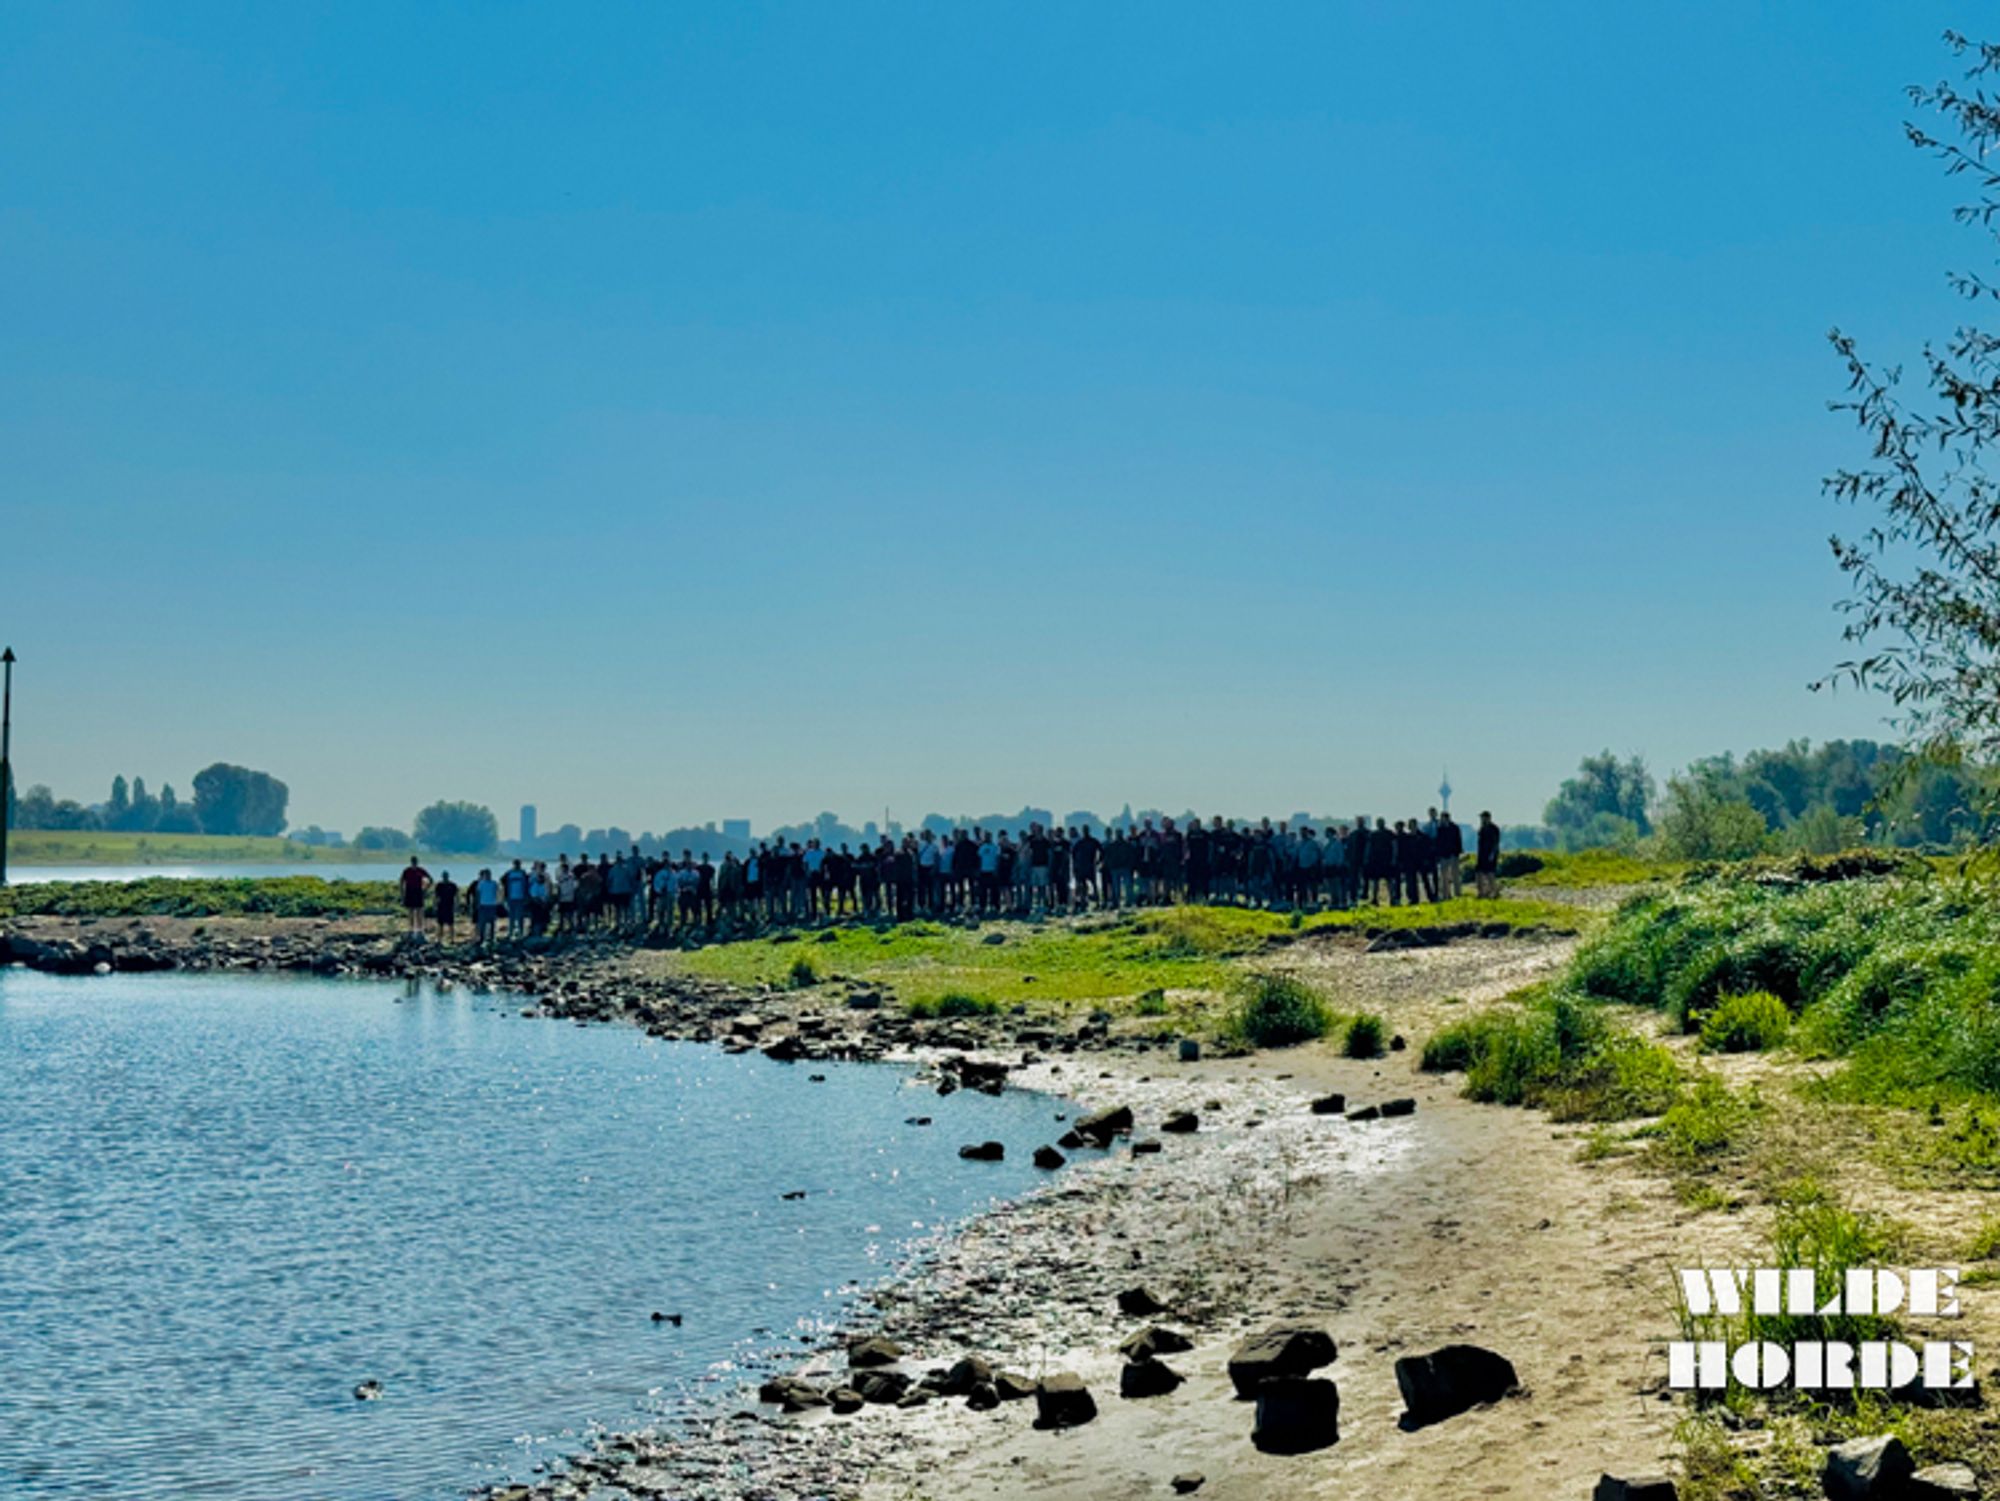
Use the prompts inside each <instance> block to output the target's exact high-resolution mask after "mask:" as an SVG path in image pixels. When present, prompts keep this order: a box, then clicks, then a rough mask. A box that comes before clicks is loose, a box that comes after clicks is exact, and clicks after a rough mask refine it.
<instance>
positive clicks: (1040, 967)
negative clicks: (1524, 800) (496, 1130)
mask: <svg viewBox="0 0 2000 1501" xmlns="http://www.w3.org/2000/svg"><path fill="white" fill-rule="evenodd" d="M1590 920H1591V917H1590V914H1589V913H1588V912H1586V911H1583V910H1581V909H1579V908H1577V907H1574V906H1571V905H1566V904H1563V903H1557V902H1545V901H1524V900H1511V899H1503V900H1500V901H1495V902H1479V901H1473V900H1469V899H1466V900H1458V901H1451V902H1442V903H1437V904H1434V905H1427V906H1417V907H1387V908H1366V909H1362V910H1359V911H1352V912H1323V913H1314V914H1303V913H1298V914H1295V913H1281V912H1267V911H1261V910H1253V909H1249V908H1240V907H1170V908H1162V909H1157V910H1154V909H1148V910H1145V911H1141V912H1137V913H1133V914H1130V915H1124V916H1121V915H1117V914H1103V915H1098V916H1092V917H1085V918H1081V919H1073V920H1059V921H1051V922H1046V923H1041V922H1037V923H1005V924H984V925H981V926H978V927H957V926H952V925H948V924H943V923H935V922H907V923H901V924H896V925H893V926H891V925H882V926H873V925H863V924H853V925H846V926H837V927H831V928H820V929H811V928H800V929H786V930H783V931H781V932H778V933H774V934H771V935H769V936H767V937H761V938H752V939H742V940H739V941H737V942H734V943H717V944H709V945H706V946H703V947H701V948H696V949H688V950H663V951H660V952H658V953H657V954H654V955H652V956H651V962H653V963H655V964H657V965H658V966H659V967H661V968H662V969H664V970H665V971H666V972H668V973H679V974H686V975H691V976H698V977H701V978H705V979H713V980H722V981H726V982H728V983H731V984H735V985H740V986H744V987H749V988H755V987H758V986H770V987H772V988H774V989H792V988H796V986H797V985H798V983H799V980H798V973H799V971H798V969H797V966H798V965H799V964H800V962H801V961H803V962H804V963H806V964H807V965H809V966H810V968H811V971H812V974H813V975H814V977H815V979H816V980H820V981H825V980H833V979H841V980H847V981H851V982H855V983H860V984H865V985H879V986H883V987H886V988H889V989H891V990H892V991H893V992H894V994H895V996H896V998H897V999H898V1000H899V1001H900V1002H901V1003H903V1004H904V1005H906V1006H911V1007H914V1008H919V1009H920V1011H922V1010H923V1008H930V1007H934V1006H936V1005H938V1004H939V1003H940V1002H942V1001H944V1000H945V999H946V998H947V997H961V998H964V999H965V1000H969V1001H973V1002H977V1003H980V1004H991V1005H997V1006H1012V1005H1016V1004H1024V1003H1025V1004H1035V1005H1051V1006H1069V1005H1073V1004H1078V1003H1095V1004H1099V1005H1103V1006H1105V1007H1107V1008H1110V1009H1119V1008H1125V1009H1129V1010H1131V1011H1132V1013H1133V1014H1135V1015H1169V1014H1173V1015H1177V1016H1180V1017H1181V1019H1182V1021H1184V1022H1186V1023H1189V1024H1190V1025H1193V1024H1194V1023H1195V1022H1196V1021H1197V1017H1196V1016H1195V1015H1194V1014H1193V1013H1194V1012H1196V1011H1198V1012H1200V1013H1201V1019H1200V1026H1199V1027H1198V1028H1197V1029H1198V1030H1209V1029H1211V1028H1213V1027H1214V1026H1216V1025H1218V1024H1219V1019H1220V1017H1221V1014H1222V1010H1223V1008H1224V1003H1225V997H1226V995H1227V993H1229V992H1230V991H1231V988H1232V986H1233V985H1234V984H1235V982H1236V980H1237V977H1238V976H1239V974H1240V971H1241V963H1240V961H1242V960H1244V959H1245V958H1247V957H1249V956H1251V955H1254V954H1258V953H1262V952H1265V951H1267V950H1270V949H1271V948H1273V947H1282V946H1284V945H1287V944H1291V943H1296V942H1300V941H1302V940H1305V939H1309V938H1311V937H1312V936H1313V935H1315V934H1326V935H1329V936H1331V935H1334V934H1339V933H1357V934H1358V933H1361V932H1364V931H1378V932H1380V931H1392V930H1398V929H1412V928H1422V927H1433V926H1444V925H1451V924H1456V923H1476V924H1479V925H1481V926H1482V928H1484V929H1485V930H1486V931H1488V932H1490V933H1492V934H1494V935H1496V936H1498V935H1503V934H1506V933H1511V932H1517V931H1521V930H1524V929H1535V930H1540V931H1547V932H1561V933H1574V932H1576V931H1578V930H1579V929H1580V928H1581V927H1582V926H1583V925H1585V924H1586V923H1587V922H1589V921H1590ZM1149 997H1151V998H1152V999H1151V1000H1149V999H1148V998H1149ZM1197 997H1199V1000H1197ZM930 1014H935V1013H930Z"/></svg>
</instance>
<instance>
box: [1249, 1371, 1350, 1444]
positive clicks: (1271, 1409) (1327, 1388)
mask: <svg viewBox="0 0 2000 1501" xmlns="http://www.w3.org/2000/svg"><path fill="white" fill-rule="evenodd" d="M1339 1440H1340V1389H1339V1388H1338V1387H1336V1386H1335V1385H1334V1384H1333V1383H1332V1382H1331V1381H1328V1380H1326V1379H1325V1378H1323V1377H1309V1376H1279V1377H1276V1378H1274V1379H1273V1380H1270V1381H1266V1382H1265V1383H1264V1384H1263V1385H1262V1386H1260V1387H1258V1388H1257V1425H1256V1427H1254V1428H1253V1429H1251V1431H1250V1441H1251V1442H1252V1443H1253V1444H1255V1445H1256V1446H1257V1447H1258V1448H1259V1449H1261V1450H1263V1452H1264V1453H1266V1454H1305V1453H1309V1452H1310V1451H1312V1450H1314V1449H1324V1448H1326V1447H1327V1446H1328V1445H1329V1444H1333V1443H1337V1442H1339Z"/></svg>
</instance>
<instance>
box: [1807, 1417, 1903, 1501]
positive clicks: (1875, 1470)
mask: <svg viewBox="0 0 2000 1501" xmlns="http://www.w3.org/2000/svg"><path fill="white" fill-rule="evenodd" d="M1916 1473H1917V1466H1916V1461H1915V1460H1913V1459H1911V1458H1910V1451H1909V1450H1908V1449H1906V1448H1904V1447H1903V1441H1902V1440H1901V1439H1899V1438H1897V1437H1896V1435H1895V1434H1893V1433H1878V1434H1876V1435H1875V1436H1874V1437H1873V1438H1851V1439H1849V1440H1848V1441H1847V1442H1846V1443H1844V1444H1835V1445H1834V1446H1833V1447H1832V1448H1831V1449H1829V1450H1827V1451H1826V1468H1825V1469H1824V1470H1823V1471H1821V1472H1820V1477H1819V1483H1820V1488H1821V1489H1822V1490H1824V1491H1825V1492H1826V1493H1827V1495H1828V1496H1830V1497H1831V1498H1832V1501H1883V1498H1885V1497H1890V1496H1898V1497H1900V1496H1903V1495H1905V1494H1906V1493H1907V1492H1906V1487H1908V1485H1909V1483H1910V1481H1911V1480H1912V1479H1913V1478H1914V1477H1915V1475H1916Z"/></svg>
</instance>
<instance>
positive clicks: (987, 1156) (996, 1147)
mask: <svg viewBox="0 0 2000 1501" xmlns="http://www.w3.org/2000/svg"><path fill="white" fill-rule="evenodd" d="M958 1155H959V1156H961V1157H964V1158H966V1159H967V1160H969V1161H972V1162H998V1161H1000V1160H1001V1159H1002V1158H1004V1157H1005V1156H1006V1155H1007V1148H1006V1147H1004V1146H1002V1145H1001V1144H1000V1143H999V1142H997V1141H977V1142H973V1143H971V1144H970V1145H967V1146H962V1147H960V1148H959V1149H958Z"/></svg>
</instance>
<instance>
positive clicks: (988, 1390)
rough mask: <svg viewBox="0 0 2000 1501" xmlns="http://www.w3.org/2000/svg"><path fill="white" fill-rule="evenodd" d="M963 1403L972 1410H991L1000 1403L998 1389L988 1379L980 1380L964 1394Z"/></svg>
mask: <svg viewBox="0 0 2000 1501" xmlns="http://www.w3.org/2000/svg"><path fill="white" fill-rule="evenodd" d="M965 1405H966V1406H967V1407H969V1408H971V1409H972V1410H973V1411H974V1412H991V1411H992V1410H993V1409H994V1408H996V1407H998V1406H999V1405H1000V1391H999V1388H997V1387H996V1386H994V1384H993V1383H992V1382H990V1381H981V1382H978V1383H977V1384H975V1385H974V1386H973V1388H972V1389H971V1390H970V1391H968V1392H967V1393H966V1394H965Z"/></svg>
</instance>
